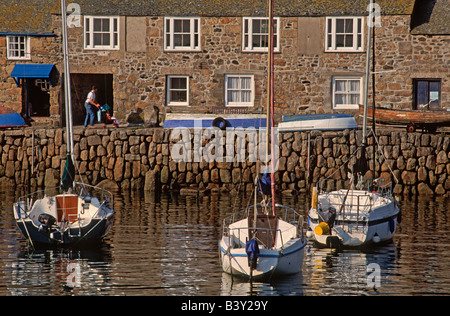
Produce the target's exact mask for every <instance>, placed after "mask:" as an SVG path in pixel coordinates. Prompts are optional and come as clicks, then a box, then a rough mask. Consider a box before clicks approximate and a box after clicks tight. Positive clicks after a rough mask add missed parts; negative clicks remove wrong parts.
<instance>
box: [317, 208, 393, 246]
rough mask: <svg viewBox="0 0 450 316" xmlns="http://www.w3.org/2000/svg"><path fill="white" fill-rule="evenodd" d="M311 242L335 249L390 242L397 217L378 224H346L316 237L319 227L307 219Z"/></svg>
mask: <svg viewBox="0 0 450 316" xmlns="http://www.w3.org/2000/svg"><path fill="white" fill-rule="evenodd" d="M308 220H309V222H310V225H309V227H310V229H311V230H310V234H311V235H312V238H311V239H312V240H313V241H314V242H316V243H317V244H319V245H320V246H322V247H327V248H336V247H338V246H344V247H364V246H370V245H374V244H378V243H382V242H386V241H389V240H391V239H392V238H393V237H394V234H395V231H396V228H397V215H395V216H393V217H390V218H385V219H384V220H383V221H382V222H380V223H370V222H369V223H368V225H367V224H362V223H356V222H354V223H347V224H345V225H335V226H334V227H333V228H332V229H331V233H330V234H328V235H317V234H316V233H315V228H316V227H317V226H318V225H319V222H318V220H317V219H312V218H308Z"/></svg>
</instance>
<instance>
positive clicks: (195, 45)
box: [164, 17, 200, 51]
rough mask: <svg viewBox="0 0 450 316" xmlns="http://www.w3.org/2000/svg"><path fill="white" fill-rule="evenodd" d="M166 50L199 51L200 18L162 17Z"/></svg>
mask: <svg viewBox="0 0 450 316" xmlns="http://www.w3.org/2000/svg"><path fill="white" fill-rule="evenodd" d="M164 25H165V28H164V49H165V50H166V51H199V50H200V18H179V17H176V18H164Z"/></svg>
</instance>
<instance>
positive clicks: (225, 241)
mask: <svg viewBox="0 0 450 316" xmlns="http://www.w3.org/2000/svg"><path fill="white" fill-rule="evenodd" d="M269 34H270V36H269V76H268V78H269V80H268V81H269V83H268V87H269V89H268V95H269V97H268V110H267V120H268V124H267V126H268V133H267V143H266V144H269V131H270V136H271V142H270V143H271V146H272V150H271V156H272V157H271V166H270V167H269V168H270V177H269V174H268V173H265V174H264V176H263V177H262V179H261V181H260V180H259V179H258V177H256V181H255V190H254V200H255V205H253V206H249V207H247V208H246V209H245V210H244V212H243V214H235V215H232V216H230V217H229V218H227V219H225V220H224V223H223V234H222V238H221V240H220V242H219V253H220V261H221V264H222V269H223V271H224V272H226V273H229V274H231V275H236V276H243V277H249V278H250V280H252V279H261V278H270V277H272V276H275V275H287V274H295V273H298V272H299V271H300V270H301V268H302V264H303V257H304V248H305V246H306V237H305V236H304V234H303V217H302V216H301V215H299V214H298V213H297V212H296V211H295V210H294V209H292V208H290V207H287V206H283V205H279V204H276V203H275V181H274V162H275V159H274V148H273V146H274V137H275V133H274V129H273V126H274V120H273V109H274V102H273V101H274V99H273V73H274V63H273V1H272V0H269ZM269 121H270V122H269ZM266 153H268V150H266ZM268 160H269V159H267V161H268ZM258 189H261V191H262V192H264V193H263V194H264V196H265V197H264V200H263V201H262V202H261V203H260V204H257V194H258ZM269 195H271V197H269ZM252 212H253V214H252Z"/></svg>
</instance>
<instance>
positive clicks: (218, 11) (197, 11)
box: [71, 0, 415, 16]
mask: <svg viewBox="0 0 450 316" xmlns="http://www.w3.org/2000/svg"><path fill="white" fill-rule="evenodd" d="M71 1H73V2H76V3H78V4H80V6H81V10H82V12H83V14H92V15H99V14H104V15H127V16H141V15H146V16H263V15H264V16H265V15H267V1H268V0H191V1H189V0H71ZM414 2H415V0H376V3H378V4H379V5H380V6H381V9H382V13H383V14H387V15H396V14H400V15H402V14H411V13H412V10H413V7H414ZM369 3H370V0H274V8H275V14H276V15H278V16H324V15H367V14H368V12H367V10H366V8H367V6H368V4H369Z"/></svg>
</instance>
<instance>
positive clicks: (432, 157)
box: [0, 128, 450, 195]
mask: <svg viewBox="0 0 450 316" xmlns="http://www.w3.org/2000/svg"><path fill="white" fill-rule="evenodd" d="M171 133H172V131H171V130H167V129H162V128H119V129H111V128H108V129H101V128H99V129H86V130H83V129H81V128H75V130H74V140H75V144H74V154H75V159H76V165H77V166H78V174H77V179H79V177H80V176H81V177H82V178H83V181H84V182H85V183H88V184H92V185H99V186H103V187H106V188H109V189H112V190H117V189H122V190H127V189H131V190H170V189H181V190H194V191H197V190H204V189H205V190H217V191H238V190H239V191H240V190H251V189H252V183H253V179H254V176H255V172H256V163H255V162H249V161H248V159H247V161H244V162H237V161H238V159H236V158H237V155H238V151H236V150H233V152H236V153H235V154H234V155H235V156H234V158H233V157H231V160H232V162H227V159H228V158H230V157H228V156H229V152H230V148H227V145H225V144H224V145H223V147H221V148H219V147H217V148H215V149H212V150H211V148H209V149H208V150H209V151H210V153H215V152H214V151H217V150H222V151H223V152H222V154H223V157H224V159H223V161H217V160H218V159H215V160H213V161H211V162H207V161H205V159H204V158H202V159H200V160H201V161H196V159H189V160H190V161H184V160H183V161H178V162H177V161H175V160H174V159H173V155H172V154H171V151H172V149H174V146H177V145H179V144H180V140H181V136H180V135H178V136H177V137H172V135H171ZM201 133H202V132H200V134H199V135H200V136H201V135H202V134H201ZM220 133H225V132H220ZM187 135H188V136H187V137H188V141H187V142H186V143H187V144H188V145H192V146H191V147H190V149H191V151H187V152H189V154H191V158H192V157H194V153H193V151H194V150H197V151H199V150H200V151H202V150H203V151H204V152H205V150H206V148H207V145H208V144H211V142H212V141H211V139H212V140H214V139H215V138H214V137H211V136H209V138H208V137H204V135H203V136H202V141H201V147H200V148H197V149H195V148H196V147H195V146H194V140H195V138H196V136H195V135H196V134H195V132H193V130H191V131H190V132H189V133H187ZM223 135H225V134H223ZM377 135H378V142H377V143H376V145H377V148H379V150H377V154H376V164H375V171H376V172H375V175H376V177H381V178H383V179H386V180H387V181H392V183H393V190H394V193H395V194H398V195H401V194H405V195H410V194H412V195H422V194H428V195H432V194H435V195H450V136H448V135H445V134H436V135H430V134H422V133H406V132H403V131H395V130H392V131H389V130H381V129H380V130H379V131H377ZM216 136H217V135H216ZM172 138H173V139H172ZM361 138H362V137H361V131H348V130H347V131H342V132H323V133H320V132H311V133H308V132H294V133H280V134H279V166H278V172H277V173H276V180H277V183H278V189H279V190H280V191H283V192H285V193H289V192H291V193H292V192H306V191H307V190H308V189H309V188H310V187H311V185H315V184H316V183H317V182H318V181H320V180H324V179H326V182H324V183H326V185H327V187H330V188H331V186H332V184H331V183H332V182H333V181H334V180H343V181H337V183H341V184H338V187H339V186H340V187H347V185H348V184H346V183H345V182H347V183H348V181H349V178H348V177H349V175H348V173H349V170H350V169H349V168H350V167H351V166H352V165H353V164H354V163H355V161H356V157H355V156H353V155H352V153H354V152H355V151H356V149H357V147H358V145H359V144H360V143H361ZM233 140H234V139H233ZM184 141H186V139H184ZM368 143H369V145H370V144H371V143H372V140H371V139H369V141H368ZM236 146H237V141H236V142H235V148H234V149H236V148H237V147H236ZM245 146H246V150H247V154H246V155H247V156H246V157H247V158H248V157H250V156H248V150H249V149H251V148H249V139H248V137H247V143H246V144H245ZM176 148H177V147H176ZM178 149H179V148H178ZM178 149H177V150H178ZM192 149H193V150H192ZM227 150H228V156H227ZM251 150H252V151H253V150H254V149H251ZM178 152H182V151H179V150H178ZM367 154H368V156H369V157H372V146H369V147H367ZM0 155H1V163H0V183H3V184H7V185H12V186H17V187H20V186H31V187H53V186H57V185H58V183H59V179H60V175H61V174H62V171H63V169H64V163H65V157H66V143H65V132H64V130H63V129H34V130H33V129H31V128H26V129H23V130H6V131H1V132H0ZM200 156H201V155H200ZM252 158H254V157H253V156H252ZM253 160H254V159H253ZM347 161H348V163H346V162H347ZM369 166H370V167H371V168H373V163H372V162H370V163H369ZM391 170H392V172H391ZM369 175H370V176H371V175H372V171H369V172H368V174H367V176H369ZM395 179H397V180H395Z"/></svg>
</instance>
